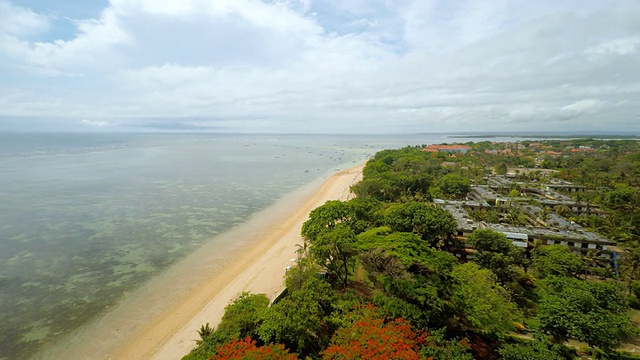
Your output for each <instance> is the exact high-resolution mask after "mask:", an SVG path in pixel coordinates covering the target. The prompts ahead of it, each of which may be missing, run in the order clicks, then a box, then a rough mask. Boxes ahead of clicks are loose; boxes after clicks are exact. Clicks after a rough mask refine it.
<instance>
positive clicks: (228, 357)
mask: <svg viewBox="0 0 640 360" xmlns="http://www.w3.org/2000/svg"><path fill="white" fill-rule="evenodd" d="M253 359H256V360H296V359H298V356H297V355H295V354H292V353H290V352H289V351H288V350H287V349H285V347H284V345H282V344H272V345H265V346H260V347H258V346H256V342H255V340H251V338H246V339H243V340H236V341H231V342H228V343H226V344H223V345H222V346H220V347H218V349H217V351H216V353H215V354H214V355H212V356H211V360H253Z"/></svg>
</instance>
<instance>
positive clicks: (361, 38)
mask: <svg viewBox="0 0 640 360" xmlns="http://www.w3.org/2000/svg"><path fill="white" fill-rule="evenodd" d="M1 1H2V0H0V9H8V10H7V11H8V13H5V15H1V14H2V12H0V19H3V18H7V19H13V20H11V21H12V22H11V23H8V22H7V23H6V24H5V25H1V24H0V36H1V37H2V38H1V39H2V40H3V41H2V42H1V44H0V55H3V56H2V57H4V59H2V57H0V72H6V73H7V74H11V76H2V77H0V78H2V79H3V80H0V94H11V93H13V92H18V93H20V94H21V95H20V96H19V97H15V96H14V97H11V100H10V101H7V100H5V101H0V116H2V115H5V116H7V115H12V116H16V115H20V114H22V115H25V116H26V115H29V116H35V115H40V116H60V117H65V116H66V117H69V116H72V117H76V120H73V121H75V123H76V124H77V123H83V124H85V125H89V124H93V125H94V126H95V125H96V124H100V123H101V122H103V121H104V120H103V119H116V120H117V119H128V120H127V121H128V122H133V121H135V120H134V119H136V118H145V117H154V118H181V119H182V118H186V117H193V118H197V119H200V120H199V121H200V122H203V123H204V122H206V121H207V120H206V119H212V120H211V121H212V122H211V124H217V123H220V124H224V126H233V127H234V129H235V130H246V131H249V130H257V131H315V130H318V131H330V130H333V131H337V129H345V130H348V131H358V130H359V129H364V130H366V131H377V132H385V131H388V130H389V129H390V128H391V129H393V131H430V130H436V129H434V127H435V128H437V130H440V131H453V130H463V129H464V130H491V129H492V128H493V129H498V128H499V129H505V128H513V129H526V128H535V127H536V126H537V125H536V124H537V123H540V122H546V123H547V124H552V123H553V124H554V125H553V126H556V127H558V128H562V127H566V128H573V127H575V126H591V124H593V123H594V122H593V121H592V119H593V118H595V117H598V116H602V114H612V113H615V114H616V116H617V117H618V118H619V120H618V121H619V123H621V124H625V121H626V124H629V126H630V127H632V126H635V127H636V128H637V127H638V125H637V124H635V123H632V119H634V117H633V116H634V114H637V113H638V105H637V100H636V99H637V98H638V95H640V53H639V52H638V49H640V48H639V44H640V38H639V37H638V35H637V34H638V33H640V27H639V25H638V23H637V21H633V19H634V18H635V19H637V18H640V10H639V9H638V7H637V6H635V5H634V4H635V3H634V2H633V1H632V2H624V1H620V2H616V3H615V4H614V5H615V6H613V7H610V8H607V7H604V6H603V5H601V4H600V3H599V2H597V1H594V2H593V3H591V2H578V1H574V2H572V1H569V2H555V1H541V2H536V5H535V6H533V5H530V4H529V3H528V2H521V3H520V2H507V1H492V2H482V3H478V2H476V1H463V2H450V1H444V0H431V1H419V0H415V1H411V0H406V1H399V2H396V1H394V2H388V1H383V2H380V1H376V0H358V1H349V2H344V1H336V0H334V1H323V2H320V1H311V0H305V1H296V0H274V1H270V2H263V1H258V0H235V1H234V0H166V1H153V0H111V2H110V5H109V6H108V7H107V8H105V9H102V11H101V13H100V16H99V17H98V18H95V19H85V20H82V21H77V22H76V25H77V29H76V35H75V36H74V37H71V38H66V39H67V40H53V41H42V40H40V41H37V40H34V39H33V38H32V37H30V36H32V35H33V34H36V33H42V32H45V33H47V32H49V33H48V36H47V37H46V38H54V39H55V38H56V36H55V33H54V30H52V29H51V26H50V25H51V24H49V23H48V18H47V17H46V16H43V15H39V14H38V13H36V12H35V11H32V10H29V9H25V8H21V7H17V6H13V5H11V4H10V3H7V2H1ZM577 5H581V6H577ZM582 5H583V6H582ZM7 24H9V25H7ZM585 49H586V50H585ZM0 75H2V74H1V73H0ZM52 75H54V76H52ZM60 75H70V76H60ZM615 104H624V105H623V106H616V105H615ZM614 107H615V109H614ZM82 119H84V120H85V121H87V122H89V123H86V122H84V121H83V120H82ZM92 121H95V123H90V122H92ZM123 121H124V120H123ZM554 122H555V123H554ZM111 123H112V125H114V124H115V125H117V124H118V123H119V122H118V121H115V122H111ZM623 128H624V126H623Z"/></svg>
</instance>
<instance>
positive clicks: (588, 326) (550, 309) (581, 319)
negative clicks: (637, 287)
mask: <svg viewBox="0 0 640 360" xmlns="http://www.w3.org/2000/svg"><path fill="white" fill-rule="evenodd" d="M544 284H545V289H546V291H545V292H544V295H543V298H542V301H541V302H540V315H539V317H540V329H541V330H542V331H543V332H544V333H546V334H549V335H551V336H553V337H554V338H555V339H556V340H567V339H570V338H571V339H576V340H579V341H584V342H586V343H587V344H589V345H590V346H597V347H600V348H603V349H610V348H613V347H615V346H617V345H619V344H620V342H621V341H622V340H623V339H625V338H626V337H627V336H629V335H631V334H633V333H634V332H636V331H637V330H634V327H633V325H632V324H631V320H630V319H629V316H628V315H627V312H626V310H627V306H626V302H625V299H624V297H623V296H622V289H621V288H620V286H619V284H616V283H614V282H610V281H607V282H592V281H583V280H580V279H575V278H568V277H555V276H550V277H547V278H546V279H545V280H544Z"/></svg>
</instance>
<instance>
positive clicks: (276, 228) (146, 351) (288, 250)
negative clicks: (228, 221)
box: [41, 163, 365, 359]
mask: <svg viewBox="0 0 640 360" xmlns="http://www.w3.org/2000/svg"><path fill="white" fill-rule="evenodd" d="M364 164H365V163H362V164H360V165H356V166H353V167H350V168H348V169H345V170H342V171H339V172H337V173H334V174H333V175H331V176H329V177H327V178H325V179H317V180H316V181H314V182H313V183H311V184H309V185H307V186H305V187H303V188H301V189H298V190H296V191H294V192H293V193H290V194H287V195H285V196H283V198H282V199H281V200H279V201H278V202H277V203H276V204H274V205H273V206H270V207H269V208H267V209H265V210H263V211H260V212H258V213H257V214H256V215H255V216H252V218H251V219H250V220H249V221H247V223H245V224H242V225H239V226H237V227H236V228H233V229H231V230H230V231H228V232H227V233H225V234H223V235H221V238H222V241H223V242H225V243H228V244H233V245H232V246H231V248H230V249H229V250H228V251H225V252H224V253H222V254H221V253H220V252H219V251H217V252H216V251H214V250H215V246H216V244H208V245H204V246H203V247H202V248H201V249H198V250H197V251H196V252H195V253H194V254H192V255H189V256H187V257H186V258H185V259H184V260H183V261H181V262H180V264H178V265H176V266H175V267H172V268H170V269H169V270H168V271H167V273H166V274H164V275H161V276H159V277H158V278H157V279H154V280H152V281H151V282H150V283H149V284H145V285H144V286H143V288H141V289H139V290H137V291H135V292H134V293H132V294H131V295H130V296H127V299H125V300H124V301H123V304H122V305H119V306H117V307H116V308H115V309H114V310H113V311H112V312H110V313H109V314H108V315H106V316H104V317H103V318H101V319H99V320H97V321H96V322H94V323H92V324H91V325H88V326H87V327H86V329H84V330H82V331H80V334H79V335H78V336H73V337H72V338H71V339H68V340H67V341H64V342H62V343H60V344H57V346H55V347H54V348H53V349H50V350H49V351H45V352H43V353H42V354H41V356H42V357H41V358H45V357H46V358H92V359H174V358H175V359H179V358H181V357H182V356H184V355H186V354H187V353H188V352H189V351H191V349H192V348H193V347H194V346H195V340H196V339H197V338H198V334H197V330H198V329H199V328H200V326H201V325H204V324H205V323H207V322H208V323H209V324H211V326H217V324H218V323H219V322H220V320H221V318H222V315H223V314H224V307H225V306H226V305H227V304H229V303H230V302H231V301H232V300H233V299H235V298H236V297H237V296H238V295H240V294H241V293H242V292H243V291H250V292H252V293H264V294H266V295H267V297H269V299H271V300H272V299H273V298H275V296H277V295H278V294H279V293H280V292H281V291H282V290H283V289H284V273H285V267H286V266H287V265H290V264H291V259H292V258H294V257H296V254H295V250H296V246H295V245H296V244H298V243H300V242H301V241H302V238H301V236H300V228H301V226H302V223H303V222H304V221H306V220H307V218H308V215H309V212H311V210H313V209H314V208H316V207H318V206H320V205H322V204H324V203H325V202H326V201H327V200H338V199H340V200H347V198H348V196H349V192H348V190H349V186H350V185H352V184H353V183H354V182H355V181H358V180H359V177H361V176H362V168H363V167H364ZM217 244H218V246H219V243H217Z"/></svg>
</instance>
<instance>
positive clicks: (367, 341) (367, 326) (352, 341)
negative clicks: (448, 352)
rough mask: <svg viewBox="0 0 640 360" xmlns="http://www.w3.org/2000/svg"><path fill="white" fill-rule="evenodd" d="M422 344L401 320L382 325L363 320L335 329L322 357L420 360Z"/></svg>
mask: <svg viewBox="0 0 640 360" xmlns="http://www.w3.org/2000/svg"><path fill="white" fill-rule="evenodd" d="M423 341H424V338H423V337H420V336H418V335H417V334H416V333H415V332H414V331H413V329H412V328H411V325H409V324H408V323H407V322H406V321H405V320H403V319H396V320H393V321H390V322H385V321H384V320H383V319H381V318H373V317H365V318H362V319H360V320H357V321H355V322H354V323H353V324H351V325H350V326H347V327H343V328H340V329H338V331H336V333H335V334H334V336H333V339H332V341H331V345H330V346H329V347H328V348H327V349H326V350H324V352H323V356H322V358H323V359H325V360H330V359H336V360H337V359H340V360H349V359H354V360H355V359H420V358H423V357H421V356H420V345H421V343H422V342H423Z"/></svg>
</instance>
